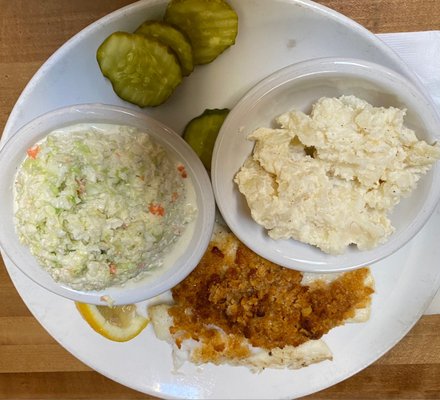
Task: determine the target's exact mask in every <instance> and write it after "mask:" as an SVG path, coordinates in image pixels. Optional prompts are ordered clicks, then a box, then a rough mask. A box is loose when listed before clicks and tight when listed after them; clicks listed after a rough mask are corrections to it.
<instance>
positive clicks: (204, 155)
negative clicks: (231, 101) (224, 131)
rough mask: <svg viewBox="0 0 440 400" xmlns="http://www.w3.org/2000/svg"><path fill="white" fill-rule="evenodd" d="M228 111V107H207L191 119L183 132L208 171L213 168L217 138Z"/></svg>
mask: <svg viewBox="0 0 440 400" xmlns="http://www.w3.org/2000/svg"><path fill="white" fill-rule="evenodd" d="M228 113H229V110H228V109H227V108H222V109H212V110H210V109H207V110H205V111H204V112H203V113H202V114H201V115H199V116H198V117H196V118H193V119H192V120H191V121H189V122H188V124H187V125H186V127H185V130H184V132H183V138H184V139H185V140H186V142H187V143H188V144H189V145H190V146H191V147H192V148H193V150H194V151H195V152H196V153H197V155H198V156H199V157H200V159H201V160H202V162H203V165H204V166H205V168H206V169H207V170H208V171H209V170H211V159H212V151H213V149H214V144H215V140H216V139H217V135H218V133H219V131H220V128H221V127H222V124H223V121H224V120H225V118H226V116H227V115H228Z"/></svg>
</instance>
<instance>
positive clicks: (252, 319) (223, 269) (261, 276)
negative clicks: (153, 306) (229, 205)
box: [169, 239, 373, 362]
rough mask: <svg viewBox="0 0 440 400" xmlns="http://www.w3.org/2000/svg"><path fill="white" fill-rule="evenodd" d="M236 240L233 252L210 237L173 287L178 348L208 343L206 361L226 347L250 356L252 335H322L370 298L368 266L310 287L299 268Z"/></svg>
mask: <svg viewBox="0 0 440 400" xmlns="http://www.w3.org/2000/svg"><path fill="white" fill-rule="evenodd" d="M237 243H238V247H237V252H236V253H235V258H231V257H228V256H227V255H225V254H224V252H223V251H222V250H220V249H219V247H217V246H216V245H215V244H214V243H211V245H210V247H209V248H208V250H207V251H206V253H205V255H204V257H203V258H202V260H201V261H200V263H199V265H198V266H197V268H196V269H195V270H194V271H193V272H192V273H191V274H190V275H189V276H188V277H187V278H186V279H185V280H184V281H183V282H181V283H180V284H179V285H177V286H176V287H175V288H174V289H173V290H172V294H173V298H174V301H175V305H173V306H172V307H171V308H170V309H169V314H170V315H171V316H172V317H173V326H172V327H171V328H170V332H171V333H172V334H177V335H176V336H178V339H177V340H176V344H177V345H178V346H179V347H180V345H181V343H182V341H183V340H185V339H189V338H192V339H194V340H196V341H198V342H201V343H203V346H202V347H201V349H199V350H198V355H197V358H198V359H199V360H200V361H203V362H207V361H213V362H215V361H218V359H219V355H220V354H221V356H222V357H226V358H230V359H233V358H244V357H247V356H249V354H250V351H249V346H248V345H247V343H248V342H249V343H251V344H252V345H253V346H255V347H261V348H265V349H269V350H270V349H274V348H276V347H279V348H284V347H285V346H286V345H292V346H298V345H300V344H302V343H304V342H306V341H308V340H311V339H319V338H320V337H321V336H322V335H324V334H325V333H327V332H328V331H329V330H330V329H332V328H334V327H336V326H338V325H341V324H343V323H344V321H345V320H346V319H348V318H351V317H353V316H354V314H355V310H356V309H357V308H363V307H366V306H367V305H368V304H369V302H370V295H371V294H372V293H373V289H372V288H371V287H368V286H366V285H365V279H366V277H367V275H368V274H369V270H368V269H367V268H363V269H358V270H355V271H352V272H347V273H345V274H344V275H342V276H341V277H339V278H338V279H336V280H335V281H333V282H332V283H330V284H325V283H323V282H322V281H319V282H317V283H314V284H313V285H311V286H305V285H301V279H302V274H301V273H300V272H298V271H293V270H290V269H287V268H283V267H280V266H278V265H276V264H274V263H272V262H269V261H267V260H265V259H263V258H261V257H260V256H258V255H257V254H255V253H254V252H253V251H251V250H250V249H249V248H247V247H246V246H245V245H243V244H242V243H240V242H238V239H237ZM218 328H220V329H221V330H223V331H224V333H226V334H227V337H226V338H225V335H224V334H221V331H219V329H218ZM244 338H246V339H247V340H245V339H244Z"/></svg>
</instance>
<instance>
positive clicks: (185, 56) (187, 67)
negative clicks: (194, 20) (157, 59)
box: [134, 21, 194, 76]
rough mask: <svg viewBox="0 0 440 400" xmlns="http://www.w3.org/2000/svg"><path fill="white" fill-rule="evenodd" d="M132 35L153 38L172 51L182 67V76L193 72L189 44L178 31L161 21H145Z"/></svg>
mask: <svg viewBox="0 0 440 400" xmlns="http://www.w3.org/2000/svg"><path fill="white" fill-rule="evenodd" d="M134 33H138V34H140V35H145V36H150V37H153V38H155V39H157V40H159V42H162V43H163V44H166V45H167V46H169V47H170V48H171V49H172V50H174V52H175V53H176V55H177V58H178V59H179V62H180V66H181V67H182V75H184V76H188V75H189V74H190V73H191V72H192V71H193V69H194V63H193V54H192V47H191V43H190V41H189V40H188V39H187V37H186V36H185V34H183V33H182V32H181V31H179V30H178V29H176V28H174V27H173V26H171V25H170V24H167V23H166V22H163V21H145V22H144V23H143V24H142V25H141V26H140V27H139V28H137V29H136V31H135V32H134Z"/></svg>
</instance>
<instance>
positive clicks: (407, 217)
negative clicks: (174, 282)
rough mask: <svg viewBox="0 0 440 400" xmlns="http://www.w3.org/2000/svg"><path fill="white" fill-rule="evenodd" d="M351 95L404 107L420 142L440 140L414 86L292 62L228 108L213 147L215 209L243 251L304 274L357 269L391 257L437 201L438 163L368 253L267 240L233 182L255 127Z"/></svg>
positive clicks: (322, 63)
mask: <svg viewBox="0 0 440 400" xmlns="http://www.w3.org/2000/svg"><path fill="white" fill-rule="evenodd" d="M341 95H355V96H357V97H359V98H361V99H364V100H366V101H368V102H369V103H371V104H373V105H374V106H384V107H389V106H394V107H399V108H406V109H407V116H406V118H405V125H406V126H408V127H409V128H411V129H414V130H415V132H416V135H417V137H418V138H419V139H424V140H426V141H427V142H428V143H433V142H435V141H436V140H438V139H439V136H438V135H439V134H440V121H439V118H438V115H437V113H436V111H435V108H434V106H433V104H432V102H431V100H430V98H429V96H427V95H426V94H425V92H424V89H423V88H421V87H420V85H419V84H418V83H417V82H410V81H409V80H408V79H406V78H404V77H403V76H401V75H399V74H397V73H396V72H394V71H392V70H390V69H387V68H385V67H383V66H380V65H377V64H373V63H370V62H366V61H361V60H356V59H340V58H338V59H336V58H323V59H314V60H310V61H306V62H301V63H298V64H294V65H291V66H289V67H286V68H284V69H281V70H279V71H277V72H275V73H274V74H272V75H270V76H269V77H267V78H266V79H264V80H262V81H261V82H260V83H258V84H257V85H256V86H255V87H254V88H253V89H251V90H250V91H249V92H248V93H247V94H246V95H245V96H244V97H243V98H242V99H241V100H240V101H239V102H238V104H237V105H236V106H235V107H234V108H233V109H232V111H231V112H230V113H229V115H228V117H227V119H226V120H225V122H224V124H223V126H222V129H221V131H220V133H219V136H218V138H217V141H216V145H215V148H214V154H213V160H212V168H211V179H212V184H213V189H214V195H215V197H216V201H217V205H218V207H219V209H220V212H221V214H222V216H223V218H224V219H225V221H226V223H227V224H228V226H229V227H230V228H231V230H232V231H233V232H234V233H235V234H236V235H237V237H238V238H239V239H240V240H241V241H242V242H243V243H245V244H246V245H247V246H248V247H250V248H251V249H252V250H254V251H255V252H256V253H258V254H259V255H261V256H262V257H264V258H266V259H268V260H270V261H272V262H275V263H277V264H279V265H282V266H285V267H288V268H292V269H297V270H301V271H308V272H336V271H344V270H349V269H354V268H358V267H361V266H364V265H367V264H371V263H373V262H376V261H378V260H380V259H383V258H384V257H387V256H389V255H390V254H392V253H393V252H395V251H396V250H398V249H399V248H400V247H402V246H403V245H404V244H405V243H407V242H408V241H409V240H410V239H411V238H412V237H413V236H414V235H416V234H417V232H418V231H419V230H420V229H421V228H422V227H423V225H424V224H425V222H426V221H427V220H428V218H429V216H430V215H431V213H432V212H433V210H434V208H435V206H436V204H437V202H438V200H439V197H440V165H439V163H436V164H435V165H434V167H433V168H432V170H431V171H430V172H429V173H428V174H427V175H425V176H423V177H422V178H421V180H420V181H419V183H418V186H417V189H416V190H415V191H414V192H413V193H412V194H411V196H410V197H409V198H406V199H402V201H401V202H400V203H399V205H398V206H396V207H395V208H394V210H393V212H392V214H391V215H390V218H391V222H392V224H393V226H394V227H395V228H396V230H395V232H394V233H393V234H392V235H391V236H390V237H389V238H388V241H387V242H386V243H385V244H383V245H380V246H378V247H376V248H374V249H372V250H368V251H359V250H358V249H357V248H356V247H354V246H349V247H348V248H347V251H346V252H345V253H344V254H342V255H337V256H335V255H329V254H326V253H324V252H322V251H321V250H319V249H318V248H316V247H314V246H310V245H307V244H303V243H300V242H298V241H295V240H293V239H292V240H273V239H271V238H270V237H269V236H268V235H267V233H266V230H265V229H264V228H263V227H262V226H260V225H259V224H257V223H256V222H255V221H254V220H253V219H252V217H251V215H250V210H249V208H248V206H247V203H246V200H245V198H244V196H243V195H242V194H241V193H240V192H239V191H238V187H237V185H236V184H235V183H234V182H233V179H234V176H235V174H236V173H237V172H238V170H239V169H240V167H241V166H242V164H243V162H244V160H245V159H246V158H247V157H248V156H249V155H250V154H251V152H252V149H253V142H252V141H250V140H247V136H248V135H249V134H250V133H251V132H252V131H253V130H254V129H256V128H259V127H271V126H273V120H274V118H275V117H277V116H278V115H280V114H282V113H284V112H287V111H290V110H292V109H298V110H301V111H303V112H306V113H308V112H310V109H311V106H312V104H313V103H315V102H316V101H317V100H318V99H319V98H321V97H324V96H325V97H339V96H341Z"/></svg>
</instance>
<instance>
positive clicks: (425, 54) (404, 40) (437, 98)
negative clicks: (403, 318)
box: [378, 31, 440, 314]
mask: <svg viewBox="0 0 440 400" xmlns="http://www.w3.org/2000/svg"><path fill="white" fill-rule="evenodd" d="M378 36H379V38H380V39H381V40H383V41H384V42H385V43H386V44H388V46H390V47H391V48H392V49H393V50H394V51H395V52H396V53H397V54H398V55H399V56H400V57H401V58H402V59H403V61H405V62H406V63H407V64H408V65H409V67H410V68H411V69H412V71H413V72H414V73H416V74H417V76H418V77H419V79H420V80H421V82H422V83H423V84H424V85H425V87H426V88H427V90H428V92H429V93H430V95H431V97H432V99H433V100H434V102H435V104H436V105H437V106H438V107H439V110H440V31H427V32H409V33H407V32H405V33H386V34H380V35H378ZM425 314H440V291H439V292H438V293H437V295H436V297H435V298H434V300H433V302H432V303H431V305H430V306H429V307H428V309H427V310H426V311H425Z"/></svg>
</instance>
